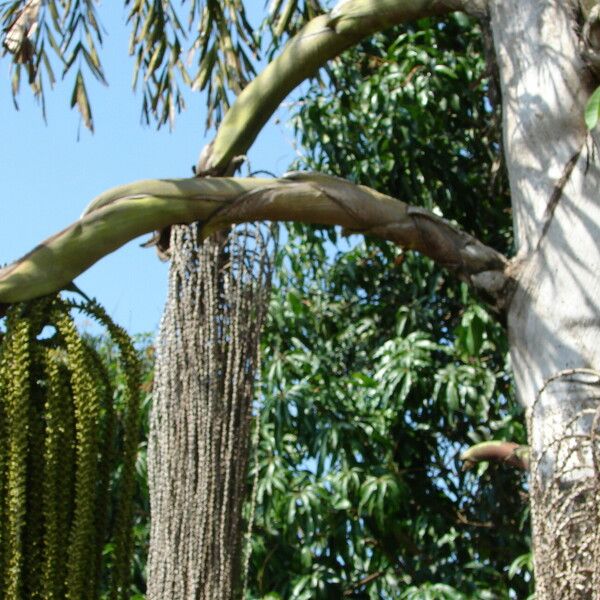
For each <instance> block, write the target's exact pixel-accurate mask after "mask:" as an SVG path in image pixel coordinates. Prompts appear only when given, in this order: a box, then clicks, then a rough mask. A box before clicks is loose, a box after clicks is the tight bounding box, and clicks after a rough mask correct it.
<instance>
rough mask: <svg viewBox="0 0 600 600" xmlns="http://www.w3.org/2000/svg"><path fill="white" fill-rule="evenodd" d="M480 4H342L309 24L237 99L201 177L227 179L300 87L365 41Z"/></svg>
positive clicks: (425, 0) (440, 0)
mask: <svg viewBox="0 0 600 600" xmlns="http://www.w3.org/2000/svg"><path fill="white" fill-rule="evenodd" d="M478 1H479V0H477V2H478ZM477 2H475V1H474V0H341V1H340V2H338V4H337V5H336V6H335V7H334V8H333V9H332V10H331V11H330V12H329V13H327V14H325V15H320V16H318V17H316V18H315V19H313V20H312V21H309V22H308V23H307V24H306V25H305V26H304V27H303V28H302V29H301V30H300V31H299V32H298V33H297V34H296V35H295V36H294V37H293V38H292V39H291V40H290V41H289V42H288V43H287V45H286V46H285V48H284V50H283V52H282V53H281V54H280V55H279V56H278V57H277V58H276V59H275V60H273V61H272V62H271V63H269V65H268V66H267V67H266V68H265V69H264V71H262V72H261V73H260V74H259V75H258V76H257V77H256V78H255V79H254V80H253V81H252V82H251V83H250V84H249V85H248V86H247V87H246V88H245V89H244V90H243V91H242V93H241V94H240V95H239V96H238V97H237V98H236V100H235V102H234V104H233V105H232V107H231V108H230V109H229V111H227V114H226V115H225V118H224V119H223V122H222V123H221V126H220V127H219V130H218V131H217V135H216V137H215V139H214V140H213V142H211V144H209V145H208V146H207V147H206V148H205V149H204V150H203V152H202V154H201V155H200V159H199V161H198V165H197V167H196V172H197V174H198V175H199V176H201V175H222V174H223V173H224V171H225V169H226V168H227V167H228V165H229V163H230V162H231V161H232V160H233V158H234V157H235V156H237V155H241V154H245V153H246V151H247V150H248V148H249V147H250V146H251V145H252V143H253V142H254V140H255V139H256V136H257V135H258V134H259V132H260V130H261V129H262V128H263V126H264V125H265V123H266V122H267V121H268V120H269V118H270V117H271V115H272V114H273V113H274V112H275V110H276V109H277V107H278V106H279V105H280V104H281V102H282V101H283V100H284V99H285V97H286V96H287V95H288V94H289V93H290V92H291V91H292V90H293V89H294V88H295V87H296V86H298V85H299V84H300V83H302V82H303V81H304V80H305V79H307V78H309V77H311V76H313V75H315V74H316V72H317V71H318V69H319V68H320V67H322V66H323V65H324V64H325V63H326V62H327V61H328V60H330V59H331V58H334V57H336V56H338V55H339V54H341V53H342V52H343V51H344V50H346V49H348V48H350V47H351V46H353V45H354V44H356V43H358V42H359V41H360V40H361V39H363V38H365V37H367V36H369V35H371V34H373V33H375V32H377V31H381V30H383V29H388V28H389V27H392V26H393V25H397V24H399V23H404V22H406V21H411V20H414V19H420V18H423V17H428V16H433V15H442V14H447V13H450V12H452V11H455V10H465V9H466V8H468V7H470V6H471V5H473V4H477Z"/></svg>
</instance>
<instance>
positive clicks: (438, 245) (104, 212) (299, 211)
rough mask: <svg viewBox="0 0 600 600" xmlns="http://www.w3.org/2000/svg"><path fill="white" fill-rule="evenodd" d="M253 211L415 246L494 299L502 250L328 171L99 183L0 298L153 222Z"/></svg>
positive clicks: (50, 280)
mask: <svg viewBox="0 0 600 600" xmlns="http://www.w3.org/2000/svg"><path fill="white" fill-rule="evenodd" d="M257 220H269V221H297V222H301V223H313V224H320V225H341V226H342V227H344V228H346V230H348V231H350V232H356V233H364V234H366V235H374V236H376V237H379V238H382V239H385V240H389V241H392V242H394V243H396V244H398V245H399V246H401V247H402V248H406V249H412V250H417V251H419V252H422V253H423V254H426V255H427V256H429V257H431V258H432V259H433V260H435V261H436V262H437V263H439V264H440V265H442V266H444V267H446V268H448V269H450V270H451V271H453V272H455V273H456V274H457V275H458V276H459V277H460V278H461V279H463V280H464V281H466V282H468V283H469V284H471V285H473V286H474V287H476V288H477V289H479V290H482V291H484V292H485V293H486V294H487V295H488V297H492V298H496V299H498V300H500V299H501V295H502V293H503V290H504V287H505V283H506V277H505V275H504V268H505V266H506V264H507V263H506V258H505V257H504V256H503V255H501V254H500V253H498V252H496V250H494V249H493V248H490V247H489V246H486V245H484V244H482V243H481V242H480V241H478V240H477V239H475V238H474V237H472V236H471V235H469V234H467V233H465V232H463V231H461V230H460V229H458V228H457V227H456V226H454V225H453V224H451V223H449V222H448V221H445V220H444V219H441V218H440V217H437V216H436V215H434V214H433V213H430V212H428V211H426V210H423V209H421V208H415V207H411V206H409V205H407V204H405V203H404V202H401V201H399V200H395V199H394V198H391V197H390V196H386V195H384V194H381V193H379V192H377V191H375V190H373V189H371V188H368V187H365V186H361V185H354V184H352V183H349V182H347V181H345V180H343V179H339V178H337V177H330V176H327V175H321V174H318V173H289V174H287V175H286V176H284V177H282V178H280V179H258V178H256V179H255V178H226V177H223V178H221V177H215V178H213V177H206V178H192V179H172V180H147V181H139V182H136V183H132V184H128V185H124V186H121V187H118V188H114V189H112V190H109V191H107V192H105V193H103V194H101V195H100V196H98V198H96V199H95V200H94V201H93V202H92V203H91V204H90V206H89V207H88V208H87V209H86V211H85V212H84V214H83V215H82V217H81V218H80V219H79V220H78V221H76V222H75V223H73V224H72V225H70V226H69V227H67V228H66V229H64V230H62V231H61V232H59V233H57V234H55V235H54V236H52V237H50V238H48V239H47V240H46V241H44V242H42V243H41V244H39V245H38V246H36V247H35V248H34V249H33V250H32V251H31V252H29V253H28V254H27V255H25V256H24V257H23V258H21V259H20V260H18V261H16V262H15V263H13V264H12V265H9V266H7V267H5V268H3V269H1V270H0V303H5V304H6V303H12V302H19V301H24V300H29V299H32V298H36V297H39V296H43V295H45V294H49V293H52V292H55V291H57V290H59V289H63V288H64V287H65V286H66V285H68V284H69V283H70V282H71V281H72V280H73V279H74V278H75V277H76V276H77V275H79V274H80V273H82V272H83V271H85V270H86V269H87V268H89V267H90V266H91V265H93V264H94V263H95V262H96V261H98V260H99V259H100V258H102V257H103V256H106V255H107V254H110V253H111V252H113V251H114V250H116V249H117V248H119V247H120V246H122V245H123V244H125V243H126V242H128V241H130V240H131V239H133V238H136V237H138V236H140V235H143V234H144V233H148V232H150V231H152V230H155V229H160V228H163V227H166V226H168V225H172V224H174V223H192V222H194V221H201V223H202V235H203V236H205V237H206V236H208V235H210V234H212V233H214V232H216V231H218V230H221V229H225V228H227V227H229V226H230V225H232V224H235V223H243V222H248V221H257ZM490 282H491V283H490Z"/></svg>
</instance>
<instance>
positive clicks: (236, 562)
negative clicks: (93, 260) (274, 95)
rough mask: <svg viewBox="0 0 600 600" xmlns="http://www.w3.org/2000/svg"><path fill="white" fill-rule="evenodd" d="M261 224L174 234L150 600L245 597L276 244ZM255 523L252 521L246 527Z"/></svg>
mask: <svg viewBox="0 0 600 600" xmlns="http://www.w3.org/2000/svg"><path fill="white" fill-rule="evenodd" d="M266 233H267V230H266V229H262V228H261V227H259V226H255V225H244V226H240V227H237V228H233V229H232V230H231V231H230V232H229V235H225V234H219V235H218V236H216V237H213V238H210V239H209V240H206V241H204V242H202V241H201V240H200V239H199V236H198V231H197V227H196V226H191V227H177V228H174V230H173V233H172V237H171V245H172V246H173V245H175V246H176V247H177V248H178V251H177V252H175V253H174V254H173V259H172V263H171V272H170V280H169V297H168V301H167V307H166V309H165V313H164V316H163V321H162V324H161V332H160V335H159V341H158V344H157V361H156V365H157V366H156V373H155V384H154V395H153V399H154V403H153V409H152V416H151V432H150V441H149V449H148V469H149V487H150V497H151V508H152V524H151V527H152V530H151V537H152V543H151V545H150V546H151V552H150V556H149V560H148V570H149V573H150V576H149V586H150V587H149V589H148V598H149V599H153V600H154V599H156V600H158V599H162V598H197V599H199V600H214V599H215V598H219V599H223V600H231V599H232V598H234V597H238V596H239V595H240V593H241V592H240V587H241V585H242V584H241V581H242V579H243V574H242V573H241V572H240V571H242V570H243V569H244V564H245V562H244V560H243V558H242V548H241V546H242V538H243V535H242V534H243V525H242V505H243V501H244V498H245V492H246V484H247V467H248V457H249V453H250V445H251V444H250V430H251V425H252V398H253V387H254V379H255V374H256V372H257V368H258V346H259V338H260V332H261V329H262V325H263V322H264V318H265V315H266V311H267V308H268V302H269V297H270V281H271V272H272V257H273V247H272V246H273V244H272V243H270V241H269V236H268V235H266ZM250 520H251V519H250Z"/></svg>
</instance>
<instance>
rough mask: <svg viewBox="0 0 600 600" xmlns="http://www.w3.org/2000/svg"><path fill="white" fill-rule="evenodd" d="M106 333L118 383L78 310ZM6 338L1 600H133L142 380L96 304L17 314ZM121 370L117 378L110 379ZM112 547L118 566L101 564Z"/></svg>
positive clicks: (0, 389) (50, 303) (125, 342)
mask: <svg viewBox="0 0 600 600" xmlns="http://www.w3.org/2000/svg"><path fill="white" fill-rule="evenodd" d="M73 310H77V311H80V312H81V313H83V314H84V315H86V316H89V317H91V318H93V319H96V320H98V321H99V322H100V323H101V324H102V325H104V326H105V327H106V330H107V335H108V336H109V338H110V339H111V340H112V342H111V343H112V345H113V346H114V347H115V348H116V349H118V356H119V359H118V363H117V364H118V367H117V366H114V367H113V369H118V372H119V380H120V383H119V385H118V386H117V388H115V387H113V383H114V382H115V378H114V376H111V373H110V372H109V370H108V369H107V368H106V365H105V363H104V362H103V360H102V358H101V353H99V352H98V351H97V349H96V348H95V347H94V344H93V343H91V341H90V340H89V339H86V338H85V337H82V336H81V335H80V334H79V333H78V332H77V329H76V327H75V324H74V322H73V319H72V317H71V316H70V312H71V311H73ZM5 326H6V330H5V332H4V334H3V335H1V336H0V440H2V444H0V598H2V599H4V598H5V599H6V600H19V599H21V598H48V599H50V598H54V599H60V598H70V599H73V600H75V599H77V600H81V599H90V600H92V599H94V598H99V597H100V595H101V594H106V595H107V597H110V598H111V599H114V600H116V599H117V598H126V597H127V598H128V597H129V594H128V590H129V578H130V568H129V565H130V557H131V555H132V551H133V546H132V527H131V524H132V507H133V504H132V496H133V491H134V487H135V476H134V467H135V456H136V451H137V444H138V427H139V426H138V420H139V398H140V377H139V362H138V357H137V354H136V352H135V350H134V348H133V346H132V344H131V342H130V340H129V338H128V336H127V335H126V333H125V332H124V331H123V330H122V329H121V328H119V327H117V326H116V325H114V323H112V321H111V320H110V319H109V318H108V316H107V315H106V313H105V312H104V311H103V310H102V309H101V308H100V307H99V306H98V305H97V304H96V303H94V302H89V301H86V302H84V303H74V302H72V301H68V300H63V299H60V298H58V297H46V298H42V299H40V300H36V301H33V302H30V303H27V304H16V305H14V306H12V307H10V309H9V310H8V314H7V316H6V322H5ZM112 375H114V374H112ZM107 543H108V544H110V547H111V548H112V553H113V554H114V560H113V561H112V563H111V564H110V565H109V564H107V561H106V560H104V559H103V548H104V546H105V544H107Z"/></svg>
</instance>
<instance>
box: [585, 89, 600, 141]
mask: <svg viewBox="0 0 600 600" xmlns="http://www.w3.org/2000/svg"><path fill="white" fill-rule="evenodd" d="M599 117H600V87H597V88H596V91H595V92H594V93H593V94H592V95H591V96H590V98H589V100H588V101H587V104H586V105H585V124H586V125H587V128H588V129H589V130H590V131H591V130H592V129H594V127H596V125H597V123H598V118H599Z"/></svg>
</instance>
